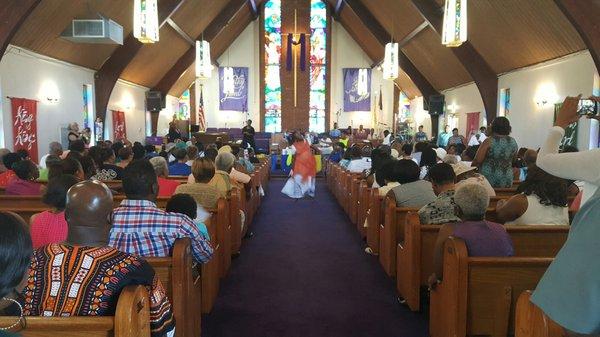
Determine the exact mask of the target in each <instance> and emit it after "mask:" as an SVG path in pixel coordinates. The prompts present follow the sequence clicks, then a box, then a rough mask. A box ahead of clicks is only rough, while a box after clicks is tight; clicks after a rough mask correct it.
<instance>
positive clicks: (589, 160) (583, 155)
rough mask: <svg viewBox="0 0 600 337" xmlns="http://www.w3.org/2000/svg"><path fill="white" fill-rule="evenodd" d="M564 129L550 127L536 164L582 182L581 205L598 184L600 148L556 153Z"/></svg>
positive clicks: (591, 194) (551, 172) (558, 175)
mask: <svg viewBox="0 0 600 337" xmlns="http://www.w3.org/2000/svg"><path fill="white" fill-rule="evenodd" d="M564 135H565V130H564V129H563V128H561V127H560V126H555V127H553V128H552V129H550V132H549V133H548V138H546V142H545V143H544V144H543V145H542V148H541V149H540V152H539V153H538V157H537V163H536V164H537V166H538V167H539V168H541V169H542V170H544V171H546V172H548V173H550V174H552V175H555V176H557V177H560V178H563V179H569V180H581V181H583V182H584V187H583V197H582V198H581V205H583V204H585V203H586V202H587V201H588V200H589V199H590V198H591V197H592V196H593V195H594V193H596V190H597V189H598V186H600V170H598V163H600V149H592V150H588V151H582V152H568V153H558V148H559V146H560V141H561V140H562V138H563V137H564Z"/></svg>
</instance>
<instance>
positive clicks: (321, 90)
mask: <svg viewBox="0 0 600 337" xmlns="http://www.w3.org/2000/svg"><path fill="white" fill-rule="evenodd" d="M326 69H327V6H326V4H325V2H323V1H321V0H311V2H310V115H309V128H310V131H312V132H325V100H326V97H327V94H326V85H325V83H326V80H325V78H326V77H325V71H326Z"/></svg>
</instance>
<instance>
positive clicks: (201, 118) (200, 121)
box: [196, 85, 206, 131]
mask: <svg viewBox="0 0 600 337" xmlns="http://www.w3.org/2000/svg"><path fill="white" fill-rule="evenodd" d="M196 88H198V91H200V94H199V95H198V96H196V97H199V99H198V118H197V120H198V126H199V128H200V131H206V119H205V118H204V97H203V90H202V85H196Z"/></svg>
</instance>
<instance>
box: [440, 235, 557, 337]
mask: <svg viewBox="0 0 600 337" xmlns="http://www.w3.org/2000/svg"><path fill="white" fill-rule="evenodd" d="M552 260H553V259H552V258H544V257H469V256H468V255H467V247H466V245H465V243H464V241H462V240H460V239H455V238H450V239H448V240H447V241H446V243H445V248H444V279H443V280H442V282H441V283H439V284H438V285H437V287H436V288H435V289H434V290H432V291H431V300H430V306H431V307H430V315H429V317H430V321H429V333H430V334H431V336H432V337H447V336H467V335H483V336H494V337H500V336H507V335H508V332H509V331H513V329H514V316H513V315H511V313H514V310H515V305H516V302H517V296H519V295H520V294H521V292H523V291H524V290H527V289H532V288H535V287H536V285H537V283H538V282H539V280H540V278H541V277H542V275H543V274H544V272H545V271H546V269H547V268H548V266H549V265H550V263H552Z"/></svg>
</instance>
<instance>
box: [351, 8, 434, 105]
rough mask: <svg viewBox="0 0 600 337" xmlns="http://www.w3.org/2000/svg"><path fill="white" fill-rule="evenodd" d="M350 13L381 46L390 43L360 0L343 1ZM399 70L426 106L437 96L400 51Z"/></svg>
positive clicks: (388, 37)
mask: <svg viewBox="0 0 600 337" xmlns="http://www.w3.org/2000/svg"><path fill="white" fill-rule="evenodd" d="M345 2H346V4H347V5H348V6H347V7H349V8H350V9H351V10H352V11H354V13H355V14H356V15H357V16H358V17H359V19H360V20H361V21H362V23H363V24H364V25H365V26H366V27H367V29H368V30H369V31H370V32H371V34H372V35H373V36H374V37H375V38H376V39H377V41H379V43H380V44H381V45H382V46H385V45H386V43H388V42H390V41H392V36H391V35H390V34H389V33H388V32H387V31H386V30H385V28H383V26H382V25H381V24H380V23H379V21H377V19H376V18H375V17H374V16H373V14H371V12H370V11H369V9H368V8H367V7H366V6H365V5H364V4H363V3H362V1H361V0H345ZM398 59H399V62H400V68H401V69H402V70H403V71H404V72H405V73H406V74H407V75H408V77H410V79H411V80H412V81H413V83H414V84H415V86H416V87H417V88H418V89H419V91H420V92H421V94H422V95H423V100H424V101H425V104H426V106H428V105H429V96H431V95H439V92H438V91H437V90H436V89H435V88H434V87H433V85H431V83H430V82H429V80H427V78H425V76H423V74H422V73H421V72H420V71H419V69H417V67H416V66H415V65H414V64H413V63H412V62H411V61H410V59H409V58H408V57H407V56H406V55H405V54H404V53H403V52H402V50H400V53H399V55H398Z"/></svg>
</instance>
